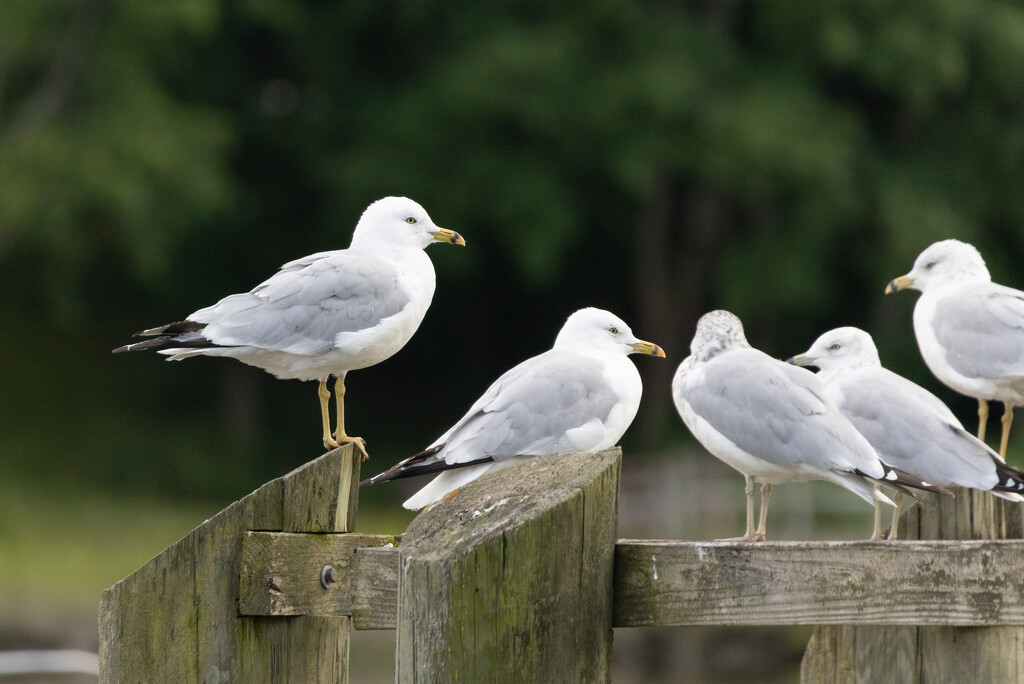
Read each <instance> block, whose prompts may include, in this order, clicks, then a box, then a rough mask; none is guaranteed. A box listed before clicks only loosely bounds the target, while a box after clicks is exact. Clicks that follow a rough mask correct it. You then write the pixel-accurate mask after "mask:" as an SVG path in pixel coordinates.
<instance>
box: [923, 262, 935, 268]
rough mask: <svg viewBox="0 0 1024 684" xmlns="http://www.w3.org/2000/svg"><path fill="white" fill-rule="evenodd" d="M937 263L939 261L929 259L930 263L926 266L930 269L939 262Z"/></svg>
mask: <svg viewBox="0 0 1024 684" xmlns="http://www.w3.org/2000/svg"><path fill="white" fill-rule="evenodd" d="M937 263H938V262H937V261H929V262H928V265H927V266H925V268H929V269H931V268H935V264H937Z"/></svg>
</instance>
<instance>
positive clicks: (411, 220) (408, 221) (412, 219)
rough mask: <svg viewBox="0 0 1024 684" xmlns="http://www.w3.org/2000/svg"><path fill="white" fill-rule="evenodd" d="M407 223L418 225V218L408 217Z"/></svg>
mask: <svg viewBox="0 0 1024 684" xmlns="http://www.w3.org/2000/svg"><path fill="white" fill-rule="evenodd" d="M405 222H406V223H409V224H412V223H416V218H415V217H413V216H407V217H406V219H405Z"/></svg>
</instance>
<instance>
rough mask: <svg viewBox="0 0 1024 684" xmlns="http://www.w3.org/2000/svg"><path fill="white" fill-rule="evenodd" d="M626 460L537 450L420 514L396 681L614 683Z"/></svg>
mask: <svg viewBox="0 0 1024 684" xmlns="http://www.w3.org/2000/svg"><path fill="white" fill-rule="evenodd" d="M620 458H621V453H620V452H619V450H618V449H610V450H607V451H605V452H602V453H600V454H596V455H595V454H572V455H566V456H559V457H556V458H538V459H533V460H531V461H529V462H527V463H523V464H520V465H517V466H513V467H511V468H508V469H506V470H503V471H500V472H497V473H494V474H493V475H491V476H488V477H486V478H481V479H480V480H477V481H475V482H473V483H471V484H469V485H468V486H466V487H465V488H463V489H462V491H461V492H460V493H459V494H458V495H457V496H455V497H453V498H451V499H449V500H446V501H442V502H441V503H439V504H438V505H437V506H436V507H434V508H433V509H432V510H430V511H428V512H427V513H425V514H423V515H421V516H419V517H418V518H417V519H416V520H414V521H413V522H412V524H410V526H409V529H408V530H407V531H406V533H405V535H403V538H402V545H401V547H400V550H401V553H402V561H401V568H400V571H401V580H400V582H399V601H398V608H399V610H398V615H399V620H398V636H397V661H398V662H397V674H396V680H397V681H398V682H434V681H454V680H455V679H458V680H459V681H467V682H483V681H488V682H493V681H537V682H540V681H547V682H576V681H586V682H601V681H609V678H610V658H611V637H612V623H611V617H612V610H611V591H610V587H611V573H612V562H613V554H614V533H615V524H616V508H617V507H616V503H617V496H618V476H619V464H620Z"/></svg>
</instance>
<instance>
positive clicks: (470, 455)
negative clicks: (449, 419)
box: [435, 350, 620, 464]
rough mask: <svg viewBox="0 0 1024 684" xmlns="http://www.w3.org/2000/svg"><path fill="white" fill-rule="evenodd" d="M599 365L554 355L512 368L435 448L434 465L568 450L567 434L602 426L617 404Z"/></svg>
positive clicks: (537, 357) (567, 355)
mask: <svg viewBox="0 0 1024 684" xmlns="http://www.w3.org/2000/svg"><path fill="white" fill-rule="evenodd" d="M619 402H620V398H619V396H618V394H617V393H615V392H614V391H612V390H611V389H610V388H608V387H607V385H606V382H605V379H604V374H603V364H601V362H600V361H599V360H596V359H593V358H587V357H581V356H577V355H573V354H567V353H565V352H559V351H556V350H551V351H547V352H545V353H543V354H541V355H539V356H535V357H533V358H531V359H528V360H526V361H524V362H523V363H521V364H519V365H518V366H516V367H515V368H512V369H511V370H509V371H508V372H506V373H505V374H504V375H502V376H501V377H500V378H498V380H496V381H495V382H494V384H492V385H491V386H490V388H488V390H487V392H485V393H484V395H483V396H482V397H480V399H479V400H477V402H476V403H475V404H473V407H472V408H471V409H470V410H469V412H468V413H467V414H466V415H465V416H463V418H462V419H461V420H460V421H459V422H458V423H456V424H455V425H454V426H453V427H452V429H451V430H449V431H448V432H447V433H446V434H445V435H444V436H443V437H441V438H440V439H438V440H437V442H435V445H441V444H443V445H444V446H443V448H442V449H441V450H440V451H439V452H438V454H437V457H436V458H437V459H438V460H440V459H444V460H445V461H446V462H447V463H449V464H452V463H467V462H472V461H476V460H479V459H484V458H493V459H495V460H500V459H502V458H509V457H511V456H517V455H539V454H548V453H553V452H558V451H564V450H566V449H567V448H571V447H572V444H570V443H569V440H568V439H567V437H566V433H568V432H570V431H571V430H579V429H584V430H585V429H586V427H587V426H588V425H592V424H593V422H594V421H597V422H600V423H603V422H604V421H605V420H606V419H607V418H608V416H609V415H610V414H611V412H612V409H613V408H614V407H615V406H616V405H617V404H619Z"/></svg>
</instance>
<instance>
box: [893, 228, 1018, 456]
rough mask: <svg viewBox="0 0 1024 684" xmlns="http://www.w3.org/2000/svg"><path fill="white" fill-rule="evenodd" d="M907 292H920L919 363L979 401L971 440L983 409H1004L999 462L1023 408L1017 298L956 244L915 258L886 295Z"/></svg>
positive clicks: (984, 417)
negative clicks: (994, 404) (991, 405)
mask: <svg viewBox="0 0 1024 684" xmlns="http://www.w3.org/2000/svg"><path fill="white" fill-rule="evenodd" d="M906 288H911V289H914V290H920V291H921V297H920V298H919V299H918V300H917V304H916V305H914V334H915V335H916V336H917V346H918V347H920V349H921V356H922V357H924V362H925V363H926V364H927V365H928V368H929V369H930V370H931V372H932V373H933V374H934V375H935V377H937V378H938V379H939V380H940V381H941V382H942V383H943V384H945V385H947V386H949V387H951V388H952V389H954V390H956V391H957V392H959V393H960V394H965V395H967V396H969V397H974V398H975V399H977V400H978V418H979V423H978V439H980V440H982V441H984V440H985V423H986V422H987V421H988V402H990V401H1001V402H1003V409H1004V410H1003V434H1002V439H1001V440H1000V442H999V456H1000V458H1002V459H1003V460H1006V444H1007V442H1008V441H1009V438H1010V423H1012V422H1013V409H1014V407H1015V406H1022V405H1024V292H1021V291H1020V290H1014V289H1012V288H1009V287H1005V286H1003V285H997V284H996V283H993V282H992V276H990V275H989V272H988V268H986V267H985V261H984V260H983V259H982V258H981V254H979V253H978V250H977V249H975V248H974V247H973V246H972V245H969V244H967V243H965V242H960V241H959V240H942V241H941V242H936V243H935V244H933V245H931V246H930V247H928V248H927V249H926V250H924V251H923V252H921V254H920V255H919V256H918V257H917V260H916V261H915V262H914V268H913V269H911V271H910V273H907V274H906V275H902V276H900V277H898V278H896V279H895V280H893V281H892V282H890V283H889V284H888V285H887V286H886V288H885V293H886V294H889V293H890V292H898V291H899V290H903V289H906Z"/></svg>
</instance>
